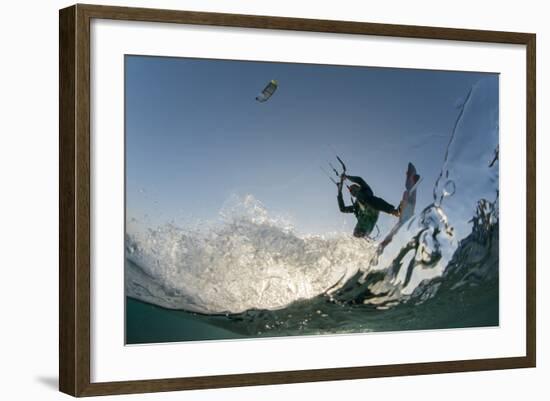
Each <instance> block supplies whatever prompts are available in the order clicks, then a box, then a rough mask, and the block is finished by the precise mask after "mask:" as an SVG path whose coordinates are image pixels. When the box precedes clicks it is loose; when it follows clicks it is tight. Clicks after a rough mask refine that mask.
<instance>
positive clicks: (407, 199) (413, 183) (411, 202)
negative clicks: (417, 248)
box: [380, 162, 422, 251]
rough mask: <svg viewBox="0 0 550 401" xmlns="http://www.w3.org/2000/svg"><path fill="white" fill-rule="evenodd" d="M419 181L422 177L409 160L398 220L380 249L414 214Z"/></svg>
mask: <svg viewBox="0 0 550 401" xmlns="http://www.w3.org/2000/svg"><path fill="white" fill-rule="evenodd" d="M421 181H422V179H421V178H420V176H419V175H418V174H417V172H416V167H415V166H414V165H413V164H412V163H410V162H409V165H408V166H407V172H406V178H405V191H403V196H402V198H401V202H400V203H399V210H400V213H399V221H398V222H397V224H396V225H395V226H394V227H393V228H392V229H391V231H390V232H389V233H388V235H386V238H384V240H383V241H382V242H381V243H380V247H381V248H380V251H381V250H382V249H384V247H385V246H386V245H388V244H389V243H390V241H391V240H392V238H393V236H394V235H395V233H396V232H397V230H398V229H399V227H401V226H402V225H403V224H405V222H407V220H409V219H410V218H411V217H412V216H413V215H414V209H415V207H416V188H417V187H418V184H420V182H421Z"/></svg>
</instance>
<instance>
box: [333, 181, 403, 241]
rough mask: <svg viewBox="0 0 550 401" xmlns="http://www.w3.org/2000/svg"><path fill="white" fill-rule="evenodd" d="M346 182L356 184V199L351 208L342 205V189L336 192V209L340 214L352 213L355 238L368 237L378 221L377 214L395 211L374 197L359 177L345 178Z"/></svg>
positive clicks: (386, 203) (389, 205) (380, 199)
mask: <svg viewBox="0 0 550 401" xmlns="http://www.w3.org/2000/svg"><path fill="white" fill-rule="evenodd" d="M346 177H347V179H348V180H350V181H351V182H354V183H356V184H358V185H359V186H360V187H361V189H360V190H359V192H358V193H357V199H356V200H355V202H353V204H352V205H351V206H346V205H345V204H344V198H343V197H342V187H339V190H338V197H337V199H338V207H339V208H340V211H341V212H342V213H353V214H355V217H356V218H357V224H356V225H355V228H354V230H353V235H354V236H355V237H364V236H366V235H369V234H370V233H371V232H372V230H373V229H374V226H375V225H376V222H377V221H378V214H379V212H380V211H382V212H385V213H392V212H394V211H395V207H394V206H393V205H391V204H389V203H388V202H386V201H385V200H384V199H382V198H378V197H376V196H374V193H373V192H372V189H371V188H370V186H369V185H368V184H367V183H366V182H365V180H363V179H362V178H361V177H354V176H349V175H348V176H346Z"/></svg>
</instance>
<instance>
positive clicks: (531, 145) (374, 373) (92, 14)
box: [59, 4, 536, 396]
mask: <svg viewBox="0 0 550 401" xmlns="http://www.w3.org/2000/svg"><path fill="white" fill-rule="evenodd" d="M96 18H97V19H109V20H125V21H142V22H163V23H173V24H192V25H204V26H223V27H240V28H258V29H264V28H265V29H275V30H288V31H309V32H323V33H341V34H356V35H373V36H390V37H400V38H417V39H438V40H450V41H470V42H487V43H501V44H517V45H524V46H525V47H526V54H527V58H526V60H525V63H526V71H527V83H526V88H527V93H526V99H527V109H526V110H527V119H526V122H525V124H526V132H527V137H526V141H527V177H526V182H527V194H526V197H527V198H526V203H527V216H526V221H527V226H526V251H527V258H526V261H525V274H526V284H527V288H526V294H527V298H526V308H527V309H526V327H525V333H526V336H525V338H526V350H527V352H526V355H525V356H523V357H511V358H510V357H504V358H492V359H474V360H459V361H439V362H430V363H408V364H398V365H381V366H365V367H344V368H329V369H314V370H298V371H279V372H265V373H262V372H259V373H249V374H229V375H222V376H201V377H181V378H166V379H155V380H133V381H121V382H99V383H96V382H94V383H92V382H91V379H90V377H91V376H90V366H91V351H90V349H91V334H90V318H91V316H90V297H91V293H90V268H91V266H90V210H91V205H90V202H91V196H90V175H91V169H90V121H91V117H90V114H91V112H90V86H91V83H90V21H91V20H92V19H96ZM59 29H60V36H59V50H60V53H59V57H60V59H59V60H60V64H59V66H60V69H59V73H60V75H59V80H60V84H59V85H60V86H59V93H60V103H59V113H60V114H59V126H60V141H59V151H60V164H59V182H60V186H59V226H60V234H59V257H60V259H59V260H60V264H59V277H60V282H59V283H60V287H59V288H60V290H59V322H60V323H59V324H60V325H59V388H60V391H62V392H64V393H67V394H70V395H73V396H95V395H106V394H125V393H143V392H156V391H174V390H188V389H205V388H219V387H235V386H249V385H265V384H280V383H298V382H315V381H325V380H347V379H363V378H374V377H389V376H401V375H420V374H433V373H448V372H465V371H480V370H493V369H511V368H527V367H534V366H535V363H536V312H535V300H536V293H535V290H536V272H535V269H536V268H535V251H536V225H535V222H536V210H535V208H536V201H535V199H536V184H535V181H536V175H535V174H536V171H535V170H536V166H535V159H536V154H535V120H536V105H535V99H536V94H535V73H536V71H535V65H536V62H535V49H536V37H535V35H534V34H530V33H512V32H494V31H482V30H467V29H450V28H435V27H420V26H404V25H387V24H372V23H360V22H346V21H328V20H312V19H297V18H282V17H267V16H252V15H234V14H218V13H202V12H189V11H170V10H155V9H141V8H125V7H109V6H96V5H80V4H79V5H74V6H72V7H68V8H65V9H62V10H60V14H59Z"/></svg>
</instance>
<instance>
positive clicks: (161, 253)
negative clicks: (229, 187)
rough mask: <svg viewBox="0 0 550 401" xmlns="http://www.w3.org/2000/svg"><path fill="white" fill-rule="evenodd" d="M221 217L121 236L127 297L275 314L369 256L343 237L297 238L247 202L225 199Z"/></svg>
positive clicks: (340, 278) (370, 246)
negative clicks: (199, 223) (192, 226)
mask: <svg viewBox="0 0 550 401" xmlns="http://www.w3.org/2000/svg"><path fill="white" fill-rule="evenodd" d="M220 217H221V220H220V222H218V223H217V224H209V225H207V226H205V227H202V228H195V229H189V228H187V229H183V228H180V227H177V226H175V225H165V226H162V227H160V228H157V229H154V230H147V231H146V232H145V233H141V234H140V233H132V234H128V236H127V238H126V259H127V266H126V274H127V276H126V291H127V295H128V296H131V297H134V298H137V299H140V300H143V301H146V302H150V303H154V304H157V305H159V306H163V307H166V308H172V309H186V310H191V311H196V312H201V313H237V312H242V311H245V310H248V309H253V308H258V309H276V308H282V307H284V306H286V305H288V304H289V303H291V302H294V301H297V300H300V299H308V298H312V297H314V296H316V295H318V294H322V293H323V292H325V291H326V290H328V289H329V288H331V287H333V286H335V285H338V283H341V282H344V281H346V280H347V279H348V278H349V277H351V276H352V275H353V274H355V273H356V272H357V271H359V270H361V269H366V268H367V267H368V261H369V260H370V258H371V256H372V254H373V253H374V250H375V244H374V243H369V242H366V241H364V240H358V239H355V238H352V237H351V236H348V235H334V236H331V237H330V238H329V237H323V236H299V235H298V234H296V233H295V232H294V229H293V227H292V225H291V224H290V223H289V222H288V221H285V220H284V219H278V218H276V217H273V216H270V215H269V213H268V212H267V210H266V208H265V207H264V206H263V205H262V204H261V203H260V202H258V201H257V200H256V199H254V197H253V196H251V195H248V196H245V197H244V198H242V199H239V198H236V197H233V198H232V199H230V200H229V201H228V202H227V203H226V205H224V207H223V208H222V211H221V212H220Z"/></svg>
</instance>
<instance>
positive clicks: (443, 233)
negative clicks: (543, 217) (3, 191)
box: [59, 5, 536, 396]
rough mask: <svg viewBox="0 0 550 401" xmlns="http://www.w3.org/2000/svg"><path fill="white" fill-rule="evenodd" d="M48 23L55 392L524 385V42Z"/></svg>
mask: <svg viewBox="0 0 550 401" xmlns="http://www.w3.org/2000/svg"><path fill="white" fill-rule="evenodd" d="M59 18H60V20H59V26H60V204H59V205H60V206H59V210H60V212H59V215H60V381H59V386H60V390H61V391H63V392H65V393H67V394H71V395H73V396H92V395H105V394H122V393H141V392H155V391H172V390H185V389H200V388H216V387H231V386H247V385H261V384H278V383H295V382H310V381H323V380H342V379H360V378H372V377H383V376H397V375H417V374H431V373H442V372H460V371H477V370H489V369H509V368H525V367H534V366H535V361H536V346H535V344H536V337H535V332H536V318H535V298H536V296H535V283H536V280H535V244H536V234H535V213H536V210H535V207H536V205H535V112H536V111H535V35H534V34H530V33H512V32H494V31H479V30H465V29H450V28H434V27H419V26H402V25H385V24H371V23H359V22H347V21H326V20H309V19H295V18H282V17H267V16H252V15H232V14H217V13H201V12H187V11H169V10H153V9H137V8H122V7H106V6H95V5H75V6H72V7H69V8H66V9H63V10H61V11H60V17H59Z"/></svg>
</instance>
